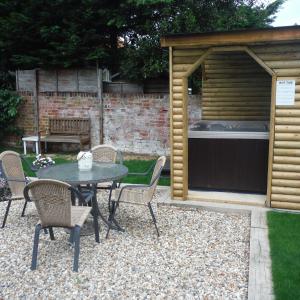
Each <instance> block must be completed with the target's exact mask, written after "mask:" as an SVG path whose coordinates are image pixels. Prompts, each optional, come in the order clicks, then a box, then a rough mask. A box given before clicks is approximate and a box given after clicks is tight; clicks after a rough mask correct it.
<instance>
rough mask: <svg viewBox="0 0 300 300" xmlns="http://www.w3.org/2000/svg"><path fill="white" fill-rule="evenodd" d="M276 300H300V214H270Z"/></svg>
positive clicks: (269, 222) (269, 223) (269, 224)
mask: <svg viewBox="0 0 300 300" xmlns="http://www.w3.org/2000/svg"><path fill="white" fill-rule="evenodd" d="M268 226H269V240H270V247H271V258H272V277H273V287H274V293H275V297H276V299H280V300H281V299H282V300H283V299H300V214H291V213H279V212H268Z"/></svg>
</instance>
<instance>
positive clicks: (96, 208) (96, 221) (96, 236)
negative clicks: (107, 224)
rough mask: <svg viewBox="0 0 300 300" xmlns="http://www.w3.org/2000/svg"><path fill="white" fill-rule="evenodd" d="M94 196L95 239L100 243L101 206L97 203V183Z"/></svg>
mask: <svg viewBox="0 0 300 300" xmlns="http://www.w3.org/2000/svg"><path fill="white" fill-rule="evenodd" d="M92 190H93V192H94V195H93V198H92V211H93V218H94V228H95V241H96V242H97V243H100V238H99V224H98V213H99V207H98V203H97V185H96V188H95V187H94V185H93V189H92Z"/></svg>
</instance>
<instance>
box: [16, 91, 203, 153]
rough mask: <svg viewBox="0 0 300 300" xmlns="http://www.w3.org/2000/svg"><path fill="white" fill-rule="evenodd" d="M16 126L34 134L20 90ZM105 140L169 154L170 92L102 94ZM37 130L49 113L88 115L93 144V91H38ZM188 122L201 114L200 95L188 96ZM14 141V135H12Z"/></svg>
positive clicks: (28, 98) (96, 137) (27, 98)
mask: <svg viewBox="0 0 300 300" xmlns="http://www.w3.org/2000/svg"><path fill="white" fill-rule="evenodd" d="M22 96H23V98H24V103H23V105H22V107H21V109H20V114H19V118H18V119H17V122H16V124H17V126H19V127H20V128H22V129H23V130H24V133H25V135H32V134H34V104H33V97H32V95H30V94H23V95H22ZM103 103H104V111H103V113H104V125H103V127H104V142H105V143H107V144H112V145H114V146H115V147H117V148H118V149H120V150H121V151H124V152H131V153H138V154H156V155H162V154H164V155H168V154H169V95H167V94H164V95H160V94H136V95H132V94H128V95H126V94H122V95H121V94H104V95H103ZM39 110H40V130H41V131H43V132H46V130H47V127H48V119H49V118H51V117H70V118H72V117H84V118H85V117H89V118H90V119H91V142H92V146H94V145H98V144H99V141H100V113H99V102H98V100H97V98H95V97H94V95H91V94H90V95H89V94H88V95H78V94H76V95H73V94H72V93H64V94H55V93H41V94H40V95H39ZM188 111H189V123H190V125H192V124H193V123H195V122H197V121H198V120H199V118H200V116H201V111H200V97H199V96H190V97H189V105H188ZM11 141H13V139H11Z"/></svg>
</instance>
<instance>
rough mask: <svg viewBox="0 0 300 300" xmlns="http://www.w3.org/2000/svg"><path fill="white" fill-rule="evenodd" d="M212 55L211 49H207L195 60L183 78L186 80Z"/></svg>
mask: <svg viewBox="0 0 300 300" xmlns="http://www.w3.org/2000/svg"><path fill="white" fill-rule="evenodd" d="M211 53H212V49H211V48H210V49H207V50H206V51H205V52H204V53H203V54H202V55H201V56H200V57H199V58H198V59H197V60H196V62H195V63H194V64H192V65H191V67H190V68H189V69H188V70H187V71H186V72H185V74H183V77H185V78H188V77H189V76H190V75H192V74H193V73H194V71H196V69H197V68H198V67H199V66H200V65H201V64H202V62H203V61H204V60H205V58H206V57H207V56H208V55H210V54H211Z"/></svg>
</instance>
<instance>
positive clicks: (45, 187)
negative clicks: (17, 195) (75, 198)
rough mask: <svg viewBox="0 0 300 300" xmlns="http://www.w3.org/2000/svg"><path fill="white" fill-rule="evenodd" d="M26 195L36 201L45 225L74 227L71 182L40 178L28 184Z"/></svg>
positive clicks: (28, 198) (25, 190) (42, 222)
mask: <svg viewBox="0 0 300 300" xmlns="http://www.w3.org/2000/svg"><path fill="white" fill-rule="evenodd" d="M29 194H30V195H31V196H30V197H29ZM24 196H25V198H26V199H27V200H32V201H33V202H34V203H35V206H36V209H37V212H38V214H39V217H40V222H41V224H42V226H43V227H48V226H56V227H72V215H71V206H72V202H71V186H70V185H69V184H67V183H65V182H62V181H58V180H50V179H39V180H36V181H33V182H31V183H29V184H28V185H27V186H26V188H25V189H24Z"/></svg>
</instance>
